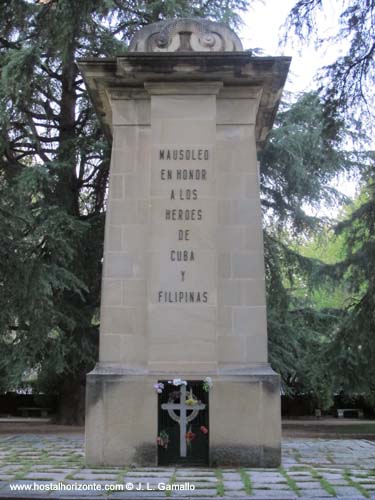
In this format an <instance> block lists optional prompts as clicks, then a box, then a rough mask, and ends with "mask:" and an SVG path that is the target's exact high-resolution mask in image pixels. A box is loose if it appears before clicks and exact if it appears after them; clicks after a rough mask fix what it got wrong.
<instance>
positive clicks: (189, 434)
mask: <svg viewBox="0 0 375 500" xmlns="http://www.w3.org/2000/svg"><path fill="white" fill-rule="evenodd" d="M193 439H195V434H194V432H191V431H188V432H187V433H186V441H188V442H190V441H193Z"/></svg>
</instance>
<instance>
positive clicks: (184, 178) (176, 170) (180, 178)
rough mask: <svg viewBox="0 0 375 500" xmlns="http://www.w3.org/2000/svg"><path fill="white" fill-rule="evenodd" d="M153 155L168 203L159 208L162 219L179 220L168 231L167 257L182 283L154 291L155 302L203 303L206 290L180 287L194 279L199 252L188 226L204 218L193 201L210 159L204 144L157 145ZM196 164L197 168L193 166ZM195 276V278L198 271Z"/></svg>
mask: <svg viewBox="0 0 375 500" xmlns="http://www.w3.org/2000/svg"><path fill="white" fill-rule="evenodd" d="M156 154H157V160H158V161H157V163H156V165H157V168H158V172H157V179H158V181H159V182H160V183H161V184H163V185H164V184H165V186H166V190H165V189H164V190H162V191H163V193H164V196H166V197H167V199H168V202H169V203H168V204H167V207H165V208H164V209H163V210H164V212H163V219H164V221H165V222H167V223H168V224H169V223H171V224H173V223H174V222H177V223H179V224H178V225H177V229H176V231H175V232H172V233H171V234H172V235H174V238H175V240H173V237H172V238H171V241H170V243H171V248H170V250H169V251H168V257H167V258H168V261H169V262H170V263H171V266H172V272H173V269H175V270H176V275H175V276H176V280H177V282H179V283H181V285H182V287H181V289H180V290H178V286H177V287H176V289H174V290H158V291H157V302H158V303H159V304H207V303H208V301H209V292H208V291H207V290H199V289H197V290H194V289H193V290H186V289H183V287H184V286H185V287H186V283H187V282H190V283H191V282H196V281H197V279H195V280H194V279H191V278H194V273H197V271H196V262H197V258H198V257H199V251H198V250H197V249H196V248H195V247H194V243H195V242H194V238H192V232H191V228H192V227H193V226H194V227H196V225H199V223H201V222H202V221H204V220H205V213H204V209H203V208H198V207H196V206H194V204H195V202H197V201H199V200H200V187H201V183H205V184H206V183H207V181H209V172H210V170H209V169H208V162H209V161H210V159H211V158H210V156H211V151H210V149H209V148H207V147H198V148H187V147H172V148H159V149H157V150H156ZM197 163H199V167H198V166H196V165H197ZM188 182H189V184H188V185H187V183H188ZM184 186H188V187H184ZM185 224H186V225H185ZM184 225H185V226H184ZM186 226H188V227H186ZM193 234H194V232H193ZM173 241H175V242H176V243H179V244H180V245H182V243H184V242H186V246H185V245H184V246H185V248H183V247H182V248H181V247H180V248H177V245H176V247H174V245H173ZM198 260H199V258H198ZM189 278H190V281H189ZM196 278H198V280H199V275H198V274H196Z"/></svg>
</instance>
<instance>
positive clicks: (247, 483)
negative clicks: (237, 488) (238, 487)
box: [239, 469, 253, 495]
mask: <svg viewBox="0 0 375 500" xmlns="http://www.w3.org/2000/svg"><path fill="white" fill-rule="evenodd" d="M239 472H240V476H241V479H242V482H243V485H244V488H245V492H246V493H247V494H248V495H251V494H252V493H253V484H252V482H251V478H250V476H249V474H248V473H247V472H246V471H245V470H244V469H240V471H239Z"/></svg>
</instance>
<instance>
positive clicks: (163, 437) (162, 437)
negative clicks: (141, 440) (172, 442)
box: [156, 431, 169, 450]
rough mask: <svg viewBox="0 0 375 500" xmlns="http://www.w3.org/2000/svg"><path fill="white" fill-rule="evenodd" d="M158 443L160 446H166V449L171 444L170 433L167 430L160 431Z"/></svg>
mask: <svg viewBox="0 0 375 500" xmlns="http://www.w3.org/2000/svg"><path fill="white" fill-rule="evenodd" d="M156 441H157V443H158V445H159V446H161V447H162V448H164V449H165V450H166V449H167V448H168V444H169V435H168V433H167V432H166V431H160V434H159V436H158V437H157V440H156Z"/></svg>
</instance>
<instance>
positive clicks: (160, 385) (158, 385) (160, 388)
mask: <svg viewBox="0 0 375 500" xmlns="http://www.w3.org/2000/svg"><path fill="white" fill-rule="evenodd" d="M154 389H155V390H156V392H157V393H158V394H161V393H162V392H163V390H164V384H163V383H162V382H158V383H156V384H154Z"/></svg>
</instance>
